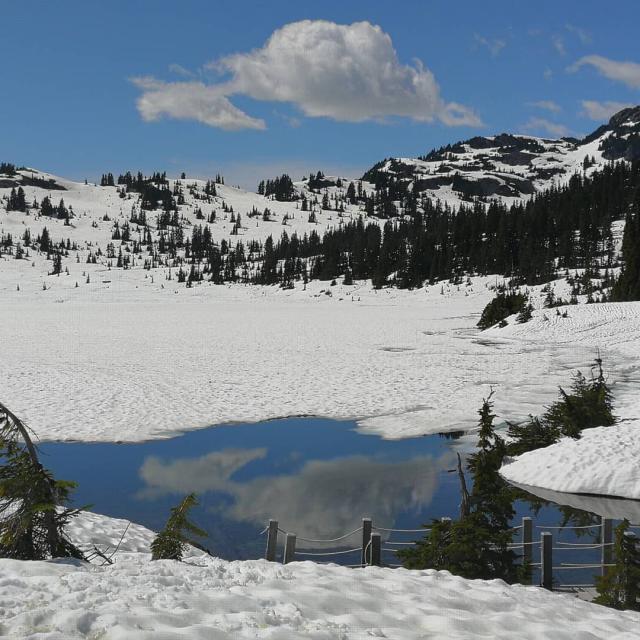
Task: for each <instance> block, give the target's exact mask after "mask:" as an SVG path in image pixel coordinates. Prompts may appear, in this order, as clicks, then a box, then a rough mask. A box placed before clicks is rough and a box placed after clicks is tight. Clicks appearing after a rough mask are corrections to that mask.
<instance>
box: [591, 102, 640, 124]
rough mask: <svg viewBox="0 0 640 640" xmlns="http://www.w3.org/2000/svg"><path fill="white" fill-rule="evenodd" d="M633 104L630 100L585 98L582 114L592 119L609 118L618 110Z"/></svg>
mask: <svg viewBox="0 0 640 640" xmlns="http://www.w3.org/2000/svg"><path fill="white" fill-rule="evenodd" d="M631 106H633V105H632V104H631V103H629V102H614V101H612V100H607V101H605V102H598V101H597V100H583V101H582V111H581V114H580V115H583V116H585V117H587V118H590V119H591V120H608V119H609V118H610V117H611V116H612V115H613V114H614V113H618V111H621V110H622V109H625V108H626V107H631Z"/></svg>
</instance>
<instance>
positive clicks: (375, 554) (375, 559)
mask: <svg viewBox="0 0 640 640" xmlns="http://www.w3.org/2000/svg"><path fill="white" fill-rule="evenodd" d="M381 549H382V541H381V536H380V534H379V533H372V534H371V563H370V564H371V566H373V567H379V566H380V554H381Z"/></svg>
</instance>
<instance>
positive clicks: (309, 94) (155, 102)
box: [134, 20, 481, 129]
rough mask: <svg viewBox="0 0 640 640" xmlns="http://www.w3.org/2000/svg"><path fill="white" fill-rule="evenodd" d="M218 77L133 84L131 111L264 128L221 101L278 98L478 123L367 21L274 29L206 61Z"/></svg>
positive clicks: (344, 114)
mask: <svg viewBox="0 0 640 640" xmlns="http://www.w3.org/2000/svg"><path fill="white" fill-rule="evenodd" d="M206 69H207V70H209V71H212V70H213V71H216V72H218V73H220V74H224V76H225V79H224V80H222V79H221V80H220V81H219V82H217V83H213V84H204V83H201V82H175V83H165V82H161V81H158V80H155V79H150V78H142V79H140V78H138V79H135V80H134V82H135V83H136V85H137V86H138V87H139V88H140V89H142V92H143V93H142V96H141V97H140V98H139V100H138V109H139V111H140V113H141V115H142V117H143V118H144V119H145V120H157V119H158V118H160V117H173V118H181V119H193V120H198V121H199V122H203V123H205V124H209V125H211V126H214V127H222V128H226V129H240V128H253V129H262V128H264V127H265V123H264V121H263V120H259V119H256V118H252V117H251V116H249V115H248V114H246V113H244V112H243V111H241V110H240V109H238V108H237V107H236V106H235V105H233V104H232V103H231V101H230V100H229V98H230V97H232V96H234V95H244V96H248V97H250V98H253V99H255V100H260V101H269V102H286V103H290V104H293V105H295V106H296V107H297V108H298V109H300V111H301V112H302V113H303V114H304V115H306V116H309V117H326V118H331V119H334V120H339V121H343V122H363V121H367V120H384V119H385V118H388V117H393V116H398V117H406V118H410V119H412V120H415V121H419V122H432V121H434V120H439V121H440V122H442V123H444V124H446V125H450V126H453V125H472V126H478V125H480V124H481V120H480V118H479V117H478V116H477V115H476V114H475V113H474V112H473V110H471V109H470V108H468V107H466V106H464V105H461V104H457V103H455V102H446V101H445V100H444V99H443V98H442V96H441V93H440V88H439V86H438V83H437V82H436V79H435V77H434V75H433V73H432V72H431V71H429V69H427V68H426V67H425V66H424V65H423V64H422V62H420V61H419V60H416V61H414V62H413V64H410V65H409V64H402V63H401V62H400V61H399V59H398V55H397V53H396V51H395V49H394V48H393V43H392V41H391V38H390V36H389V35H388V34H386V33H385V32H384V31H382V29H381V28H380V27H378V26H375V25H372V24H370V23H369V22H356V23H353V24H351V25H340V24H336V23H334V22H329V21H325V20H303V21H300V22H293V23H290V24H287V25H285V26H284V27H282V28H280V29H277V30H276V31H274V32H273V34H272V35H271V36H270V37H269V39H268V40H267V42H266V43H265V44H264V46H262V47H260V48H258V49H254V50H253V51H249V52H245V53H237V54H233V55H229V56H225V57H223V58H220V59H218V60H214V61H213V62H210V63H208V64H207V65H206Z"/></svg>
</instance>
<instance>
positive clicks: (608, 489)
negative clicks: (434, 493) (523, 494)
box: [500, 420, 640, 500]
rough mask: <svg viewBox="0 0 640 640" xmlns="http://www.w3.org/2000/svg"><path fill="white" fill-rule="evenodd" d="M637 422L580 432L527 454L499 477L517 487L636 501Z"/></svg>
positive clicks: (639, 481)
mask: <svg viewBox="0 0 640 640" xmlns="http://www.w3.org/2000/svg"><path fill="white" fill-rule="evenodd" d="M638 460H640V420H632V421H630V422H625V423H622V424H618V425H614V426H613V427H598V428H596V429H587V430H586V431H583V432H582V437H581V438H580V439H579V440H573V439H572V438H563V439H562V440H560V442H557V443H556V444H554V445H551V446H550V447H545V448H544V449H538V450H536V451H529V452H528V453H524V454H522V455H521V456H518V457H517V458H515V459H514V461H513V462H510V463H509V464H506V465H505V466H503V467H502V469H501V471H500V473H501V474H502V475H503V476H504V477H505V478H506V479H507V480H512V481H514V482H517V483H519V484H527V485H533V486H537V487H541V488H543V489H552V490H554V491H565V492H570V493H593V494H596V495H608V496H618V497H621V498H631V499H634V500H640V467H638Z"/></svg>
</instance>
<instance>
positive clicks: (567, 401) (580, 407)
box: [544, 357, 616, 438]
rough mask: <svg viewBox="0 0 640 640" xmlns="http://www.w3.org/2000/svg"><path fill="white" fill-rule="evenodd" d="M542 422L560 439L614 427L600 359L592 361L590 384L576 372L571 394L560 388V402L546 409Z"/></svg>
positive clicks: (613, 417) (611, 406)
mask: <svg viewBox="0 0 640 640" xmlns="http://www.w3.org/2000/svg"><path fill="white" fill-rule="evenodd" d="M544 419H545V420H546V421H547V422H548V423H549V424H550V425H551V426H553V427H555V428H557V429H558V430H559V431H560V433H561V434H562V435H563V436H570V437H572V438H579V437H580V432H581V431H583V430H584V429H591V428H593V427H609V426H611V425H613V424H615V422H616V418H615V416H614V415H613V398H612V394H611V390H610V389H609V385H608V384H607V381H606V379H605V376H604V372H603V370H602V360H601V358H600V357H597V358H596V359H595V362H594V365H593V367H592V369H591V378H590V380H587V379H586V378H585V377H584V376H583V375H582V373H581V372H579V371H578V372H577V373H576V375H575V376H574V378H573V383H572V385H571V392H570V393H566V392H565V391H564V389H562V388H560V399H559V400H558V401H557V402H555V403H554V404H553V405H551V407H549V409H548V410H547V412H546V413H545V415H544Z"/></svg>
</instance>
